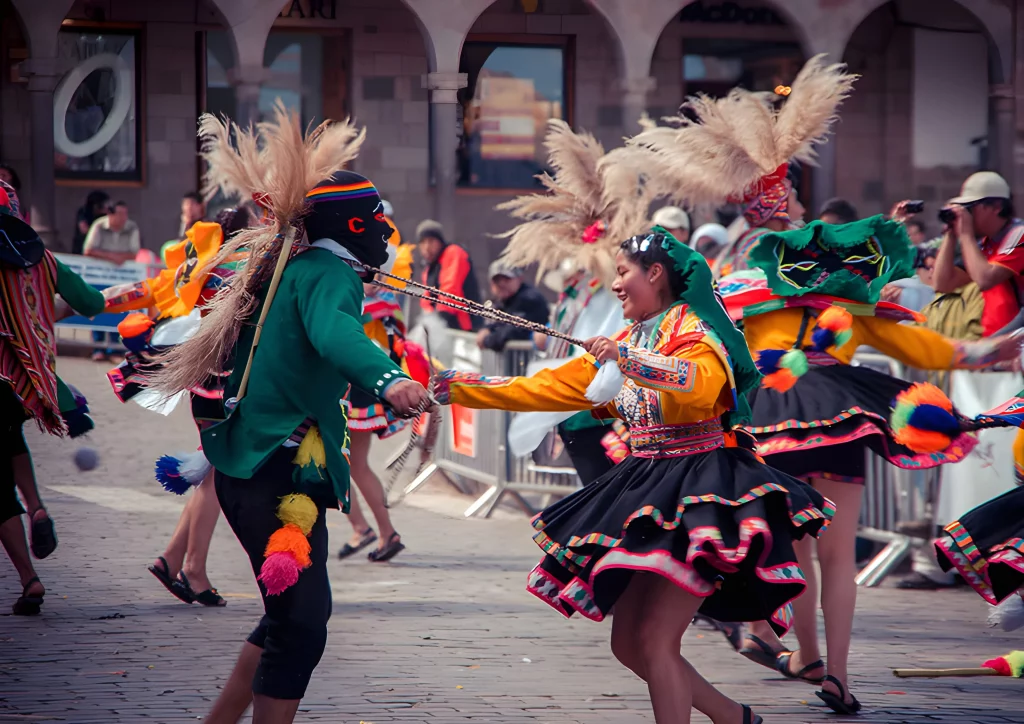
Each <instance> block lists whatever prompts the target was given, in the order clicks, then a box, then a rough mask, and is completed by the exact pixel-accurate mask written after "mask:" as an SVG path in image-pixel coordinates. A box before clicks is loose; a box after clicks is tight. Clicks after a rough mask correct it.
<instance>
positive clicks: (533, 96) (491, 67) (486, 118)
mask: <svg viewBox="0 0 1024 724" xmlns="http://www.w3.org/2000/svg"><path fill="white" fill-rule="evenodd" d="M460 70H461V71H462V72H463V73H466V74H467V76H468V86H467V87H466V88H465V89H463V91H462V92H461V94H460V102H461V110H462V136H461V138H460V141H459V148H458V162H459V185H461V186H474V187H479V188H511V189H524V188H531V187H535V186H537V185H538V182H537V180H536V178H535V176H536V175H537V174H538V173H540V172H541V171H542V170H543V169H544V167H545V163H546V153H545V151H544V145H543V143H544V135H545V133H546V128H545V126H546V123H547V121H548V119H550V118H565V50H564V48H562V47H560V46H550V45H545V46H540V45H511V44H498V43H483V42H467V43H466V44H465V46H464V47H463V51H462V64H461V68H460Z"/></svg>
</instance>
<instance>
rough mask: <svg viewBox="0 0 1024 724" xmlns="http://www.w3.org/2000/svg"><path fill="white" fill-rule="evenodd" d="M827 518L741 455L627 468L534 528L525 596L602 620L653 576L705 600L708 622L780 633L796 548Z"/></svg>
mask: <svg viewBox="0 0 1024 724" xmlns="http://www.w3.org/2000/svg"><path fill="white" fill-rule="evenodd" d="M833 512H834V507H833V506H832V503H831V502H830V501H828V500H827V499H826V498H824V497H822V496H821V495H820V494H819V493H818V492H816V491H815V490H814V489H813V488H811V487H810V486H809V485H807V484H805V483H803V482H801V481H800V480H797V479H795V478H793V477H790V476H788V475H786V474H784V473H781V472H779V471H778V470H774V469H772V468H770V467H768V466H767V465H765V464H764V463H762V462H760V461H759V460H758V458H757V456H756V455H754V453H753V452H751V451H749V450H746V449H742V448H736V447H723V448H718V449H716V450H712V451H710V452H702V453H698V454H693V455H688V456H683V457H675V458H655V459H651V458H640V457H630V458H628V459H627V460H626V461H624V462H623V463H621V464H619V465H617V466H616V467H615V468H613V469H612V470H611V471H609V472H608V473H607V474H605V475H603V476H602V477H601V478H599V479H598V480H597V481H596V482H594V483H593V484H592V485H590V486H588V487H586V488H583V489H582V490H579V491H577V492H576V493H574V494H572V495H570V496H569V497H567V498H564V499H562V500H560V501H558V502H557V503H555V504H554V505H552V506H550V507H549V508H547V509H546V510H544V511H543V512H541V513H540V514H539V515H538V516H537V517H536V518H534V520H533V527H534V528H535V529H536V531H537V533H536V534H535V535H534V540H535V541H536V542H537V544H538V545H539V546H540V547H541V548H542V549H543V550H544V552H545V553H546V555H545V556H544V558H543V559H542V560H541V562H540V564H539V565H538V566H537V567H536V568H534V569H533V571H532V572H531V573H530V575H529V579H528V582H527V589H528V590H529V591H530V592H531V593H533V594H534V595H536V596H537V597H539V598H540V599H541V600H543V601H545V602H546V603H548V604H549V605H551V606H553V607H554V608H555V609H556V610H558V611H559V612H561V613H562V614H563V615H565V616H567V617H568V616H571V615H572V614H574V613H580V614H581V615H583V616H585V617H586V618H589V619H592V620H595V621H600V620H602V619H603V618H604V617H605V616H606V615H607V614H608V613H609V612H610V611H611V610H612V608H613V607H614V606H615V602H616V600H617V599H618V598H619V596H620V595H621V594H622V592H623V591H624V590H625V589H626V586H627V585H628V584H629V581H630V579H631V577H632V576H633V574H634V573H636V572H650V573H657V574H658V575H661V576H664V577H665V578H667V579H669V580H670V581H672V582H673V583H675V584H676V585H677V586H679V587H680V588H682V589H684V590H686V591H688V592H690V593H692V594H694V595H696V596H700V597H702V598H704V599H705V601H704V603H703V605H702V606H701V612H702V613H704V614H706V615H708V616H711V617H712V618H715V619H717V620H719V621H764V620H768V621H771V622H772V624H773V626H774V627H775V628H776V629H777V630H778V631H779V632H780V633H784V632H785V631H786V630H787V629H788V628H789V622H790V618H791V614H790V607H789V605H788V604H789V602H790V601H792V600H793V599H794V598H796V597H797V596H798V595H800V594H801V593H802V592H803V590H804V587H805V583H804V575H803V572H802V571H801V570H800V567H799V566H798V565H797V561H796V555H795V553H794V551H793V540H794V539H799V538H802V537H803V536H804V535H808V534H809V535H815V536H816V535H817V534H818V533H820V532H821V531H822V530H823V529H824V528H825V526H826V525H828V521H829V520H830V519H831V517H832V513H833Z"/></svg>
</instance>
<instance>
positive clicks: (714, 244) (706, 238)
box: [690, 224, 729, 264]
mask: <svg viewBox="0 0 1024 724" xmlns="http://www.w3.org/2000/svg"><path fill="white" fill-rule="evenodd" d="M728 244H729V231H728V229H726V228H725V227H724V226H722V225H721V224H704V225H703V226H698V227H697V230H696V231H695V232H693V236H691V237H690V248H691V249H693V250H694V251H696V252H697V253H698V254H700V255H701V256H702V257H704V258H705V259H707V260H708V263H709V264H710V263H711V262H713V261H714V260H715V259H717V258H718V255H719V254H721V253H722V250H723V249H724V248H725V247H726V246H728Z"/></svg>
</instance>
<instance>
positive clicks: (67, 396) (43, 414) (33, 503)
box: [0, 181, 103, 616]
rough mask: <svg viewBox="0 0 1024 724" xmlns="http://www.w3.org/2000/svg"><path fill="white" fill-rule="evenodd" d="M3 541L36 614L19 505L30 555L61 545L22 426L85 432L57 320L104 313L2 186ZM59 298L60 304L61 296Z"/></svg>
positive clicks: (95, 295) (27, 608)
mask: <svg viewBox="0 0 1024 724" xmlns="http://www.w3.org/2000/svg"><path fill="white" fill-rule="evenodd" d="M0 233H2V235H3V238H4V239H5V240H6V243H5V244H4V245H3V246H0V543H2V544H3V547H4V550H5V551H6V552H7V555H8V557H10V559H11V563H12V564H13V565H14V568H15V570H16V571H17V573H18V576H19V578H20V582H21V585H22V593H21V597H20V598H18V600H17V601H16V602H15V604H14V607H13V613H14V615H16V616H31V615H35V614H38V613H39V611H40V608H41V607H42V605H43V596H44V595H45V593H46V589H45V588H44V587H43V584H42V583H41V582H40V581H39V577H38V576H37V575H36V572H35V569H34V568H33V566H32V559H31V558H30V557H29V546H28V545H27V543H26V541H25V527H24V523H23V522H22V520H21V516H22V515H24V514H25V509H24V508H23V507H22V505H21V503H19V502H18V496H17V493H16V492H15V490H16V489H17V490H20V491H21V495H22V498H23V499H24V502H25V505H26V506H27V507H28V509H29V525H30V530H31V533H32V546H31V550H32V554H33V555H34V556H35V557H36V558H46V557H47V556H48V555H50V553H52V552H53V551H54V549H56V547H57V536H56V533H55V532H54V526H53V521H52V520H51V519H50V516H49V514H48V513H47V512H46V508H44V507H43V504H42V501H41V500H40V498H39V491H38V488H37V486H36V481H35V476H34V473H33V468H32V458H31V456H30V455H29V450H28V447H27V446H26V444H25V436H24V435H23V434H22V426H23V425H24V423H25V422H26V421H28V420H35V421H36V422H37V423H38V424H39V427H40V429H42V430H44V431H46V432H48V433H50V434H51V435H57V436H58V437H64V436H66V435H67V436H72V437H77V436H78V435H79V434H82V433H84V432H88V430H89V429H91V428H92V421H91V420H90V419H89V417H88V414H87V412H88V408H87V407H86V406H85V402H84V399H83V400H82V401H81V403H79V402H78V401H77V400H76V397H75V395H74V393H73V392H72V390H71V389H70V388H69V387H68V386H67V385H65V384H64V383H63V382H62V381H61V379H60V378H59V377H58V376H57V371H56V358H57V336H56V332H55V330H54V324H55V322H56V320H58V319H61V318H63V317H65V316H69V314H70V310H71V309H73V310H75V311H77V312H79V313H80V314H83V315H85V316H90V317H92V316H95V315H97V314H99V313H100V312H102V311H103V295H102V294H100V292H99V291H97V290H96V289H93V288H92V287H91V286H89V285H88V284H86V283H85V282H84V281H83V280H82V278H81V277H80V276H78V275H77V274H75V273H74V272H73V271H71V270H70V269H68V267H66V266H65V265H64V264H62V263H61V262H60V261H59V260H58V259H57V258H56V257H54V256H53V254H51V253H50V252H49V251H48V250H47V249H46V248H45V247H44V245H43V241H42V240H41V239H40V238H39V235H38V234H37V233H36V232H35V230H34V229H33V228H32V227H31V226H29V225H28V224H27V223H25V221H24V220H23V218H22V217H21V214H20V205H19V203H18V195H17V193H16V192H15V191H14V188H13V187H12V186H10V185H8V184H7V183H5V182H3V181H0ZM58 294H59V295H60V296H61V298H62V301H60V300H58V299H57V295H58Z"/></svg>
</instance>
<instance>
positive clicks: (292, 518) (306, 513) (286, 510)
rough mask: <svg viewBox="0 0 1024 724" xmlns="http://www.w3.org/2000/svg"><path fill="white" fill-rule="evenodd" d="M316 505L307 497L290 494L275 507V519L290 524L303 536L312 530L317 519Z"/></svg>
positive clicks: (300, 494) (299, 494)
mask: <svg viewBox="0 0 1024 724" xmlns="http://www.w3.org/2000/svg"><path fill="white" fill-rule="evenodd" d="M317 516H318V514H317V511H316V503H314V502H313V499H312V498H310V497H309V496H308V495H303V494H302V493H292V494H290V495H286V496H284V497H283V498H281V504H280V505H279V506H277V517H278V518H280V519H281V521H282V522H284V523H285V524H288V523H291V524H292V525H294V526H296V527H298V529H299V530H301V531H302V532H303V533H304V534H305V535H309V534H310V532H311V531H312V530H313V524H314V523H316V519H317Z"/></svg>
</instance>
